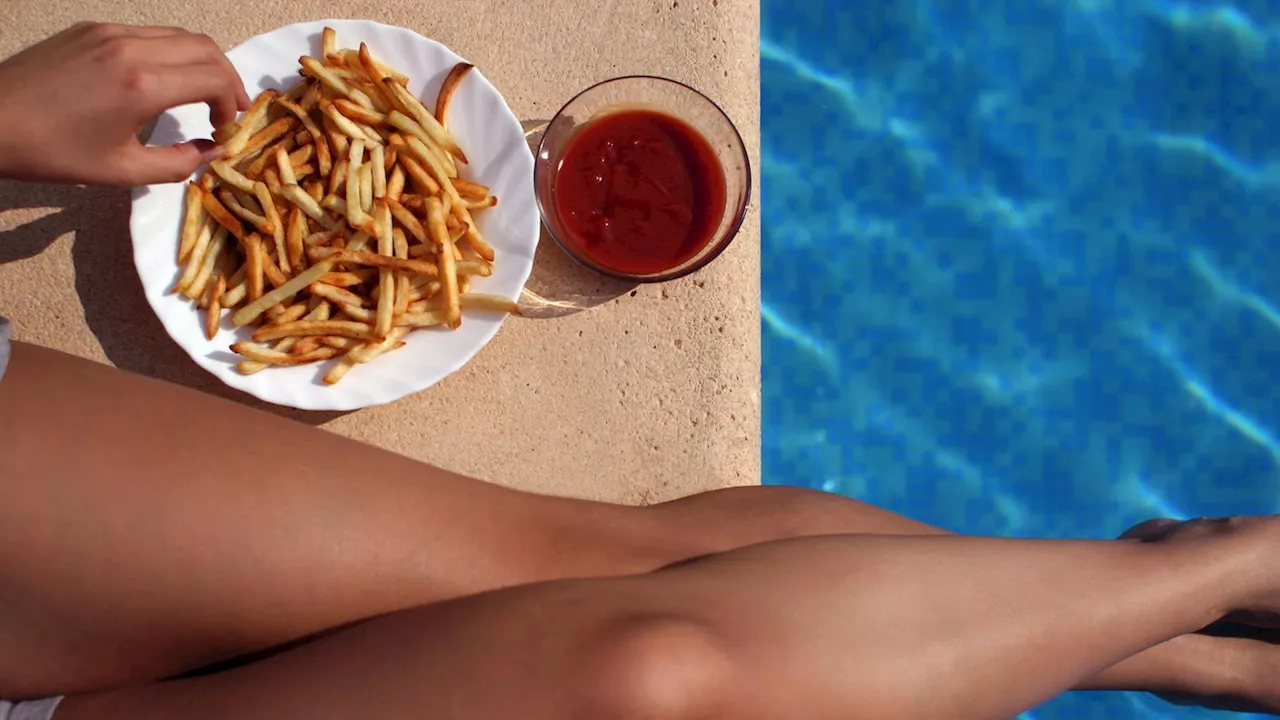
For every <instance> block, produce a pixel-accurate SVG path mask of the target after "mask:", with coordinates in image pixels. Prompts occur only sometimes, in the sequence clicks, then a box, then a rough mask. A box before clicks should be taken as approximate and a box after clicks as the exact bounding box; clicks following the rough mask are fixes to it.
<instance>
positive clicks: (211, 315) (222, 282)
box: [204, 274, 227, 340]
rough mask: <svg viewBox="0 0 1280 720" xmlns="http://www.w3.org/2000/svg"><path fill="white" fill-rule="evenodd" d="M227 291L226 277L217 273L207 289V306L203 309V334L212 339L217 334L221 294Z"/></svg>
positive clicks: (220, 313)
mask: <svg viewBox="0 0 1280 720" xmlns="http://www.w3.org/2000/svg"><path fill="white" fill-rule="evenodd" d="M226 291H227V279H226V277H224V276H223V275H221V274H219V275H218V279H217V280H215V281H214V283H213V289H212V290H210V291H209V307H208V309H206V310H205V321H204V336H205V337H206V338H207V339H209V340H212V339H213V337H214V336H215V335H217V334H218V321H219V320H221V319H222V294H223V293H225V292H226Z"/></svg>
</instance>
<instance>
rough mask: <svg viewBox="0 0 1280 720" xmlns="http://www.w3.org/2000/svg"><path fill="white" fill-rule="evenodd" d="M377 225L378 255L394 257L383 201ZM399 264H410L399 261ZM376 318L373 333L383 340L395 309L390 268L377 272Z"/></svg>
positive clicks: (389, 225) (388, 331)
mask: <svg viewBox="0 0 1280 720" xmlns="http://www.w3.org/2000/svg"><path fill="white" fill-rule="evenodd" d="M375 212H376V213H377V214H376V216H375V217H376V220H377V224H378V254H379V255H383V256H394V255H395V234H394V233H393V232H392V230H391V210H389V209H388V208H387V202H386V200H385V199H383V200H379V201H378V204H377V206H376V209H375ZM396 259H398V258H396ZM401 262H411V261H410V260H407V259H405V260H401ZM378 292H379V293H380V295H379V296H378V316H377V321H376V323H375V324H374V332H375V333H377V335H378V337H381V338H385V337H387V335H388V333H390V332H391V321H392V319H393V318H394V316H395V308H396V274H395V271H393V270H392V269H391V268H382V267H379V272H378Z"/></svg>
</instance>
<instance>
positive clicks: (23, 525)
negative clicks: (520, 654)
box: [0, 343, 685, 698]
mask: <svg viewBox="0 0 1280 720" xmlns="http://www.w3.org/2000/svg"><path fill="white" fill-rule="evenodd" d="M645 522H646V520H645V516H642V515H640V514H639V513H638V512H637V511H635V510H633V509H630V508H623V507H618V506H612V505H606V504H600V503H590V502H584V501H576V500H567V499H558V498H550V497H541V496H537V495H532V494H527V493H521V492H516V491H514V490H509V489H505V488H501V487H498V486H495V485H490V484H487V483H482V482H478V481H474V480H471V479H468V478H464V477H460V476H457V475H454V474H452V473H448V472H445V471H443V470H440V469H438V468H433V467H430V466H427V465H424V464H422V463H418V462H415V461H412V460H409V459H407V458H404V457H401V456H398V455H395V454H393V453H389V452H386V451H383V450H380V449H377V448H374V447H372V446H368V445H364V444H361V443H359V442H355V441H352V440H348V439H344V438H341V437H338V436H336V435H333V434H331V433H327V432H325V431H322V430H318V429H315V428H311V427H308V426H306V425H303V424H301V423H295V422H292V421H289V420H285V419H282V418H278V417H276V416H274V415H271V414H269V413H265V412H261V411H257V410H253V409H250V408H247V407H244V406H241V405H239V404H236V403H234V402H229V401H226V400H222V399H219V398H214V397H210V396H207V395H204V394H201V393H197V392H195V391H192V390H189V389H186V388H182V387H178V386H175V385H169V384H166V383H162V382H157V381H154V380H149V379H146V378H142V377H139V376H136V375H131V374H128V373H124V372H120V371H117V370H115V369H113V368H110V367H107V366H103V365H98V364H96V363H92V362H89V361H86V360H81V359H78V358H74V357H71V356H69V355H65V354H63V353H59V352H55V351H52V350H46V349H42V348H38V347H34V346H30V345H23V344H20V343H15V344H14V349H13V358H12V362H11V364H10V366H9V370H8V373H7V374H6V376H5V378H4V380H3V382H0V698H3V697H29V696H32V695H38V694H43V693H57V692H69V691H74V690H84V689H92V688H100V687H107V686H113V685H118V684H121V683H125V682H138V681H141V680H149V679H155V678H157V677H164V676H167V675H171V674H175V673H177V672H180V671H183V670H188V669H192V668H195V667H199V666H202V665H204V664H206V663H209V662H213V661H216V660H219V659H223V658H226V657H230V656H234V655H238V654H240V653H244V652H248V651H252V650H255V649H260V648H264V647H268V646H271V645H275V644H277V643H281V642H284V641H288V640H292V639H295V638H298V637H302V636H305V635H308V634H310V633H314V632H316V631H319V630H323V629H327V628H331V627H334V626H338V625H342V624H344V623H348V622H350V621H353V620H359V619H363V618H367V617H370V616H373V615H377V614H380V613H385V612H390V611H394V610H398V609H401V608H405V607H412V606H417V605H421V604H425V603H430V602H434V601H436V600H440V599H443V598H449V597H456V596H458V595H463V594H468V593H473V592H479V591H483V590H490V589H493V588H496V587H503V586H507V585H513V584H520V583H525V582H530V581H536V580H542V579H546V578H548V577H575V576H576V577H584V576H597V575H610V574H617V573H633V572H644V571H647V570H650V569H653V568H656V567H659V566H661V565H663V564H666V563H668V562H670V561H671V560H673V559H674V558H675V557H677V556H683V555H684V554H685V553H684V551H683V550H682V549H678V548H676V547H673V546H672V545H673V543H675V542H676V540H674V539H672V538H671V536H669V535H663V534H662V533H657V532H652V531H650V530H649V529H648V528H647V527H646V525H645Z"/></svg>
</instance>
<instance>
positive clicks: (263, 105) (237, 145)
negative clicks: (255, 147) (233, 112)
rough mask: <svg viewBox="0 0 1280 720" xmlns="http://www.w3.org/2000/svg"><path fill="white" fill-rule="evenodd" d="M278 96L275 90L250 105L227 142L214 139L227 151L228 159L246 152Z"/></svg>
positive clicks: (263, 94) (265, 93)
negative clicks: (251, 138)
mask: <svg viewBox="0 0 1280 720" xmlns="http://www.w3.org/2000/svg"><path fill="white" fill-rule="evenodd" d="M278 94H279V93H278V92H276V91H275V90H267V91H265V92H263V93H262V94H261V95H259V96H258V97H257V99H255V100H254V101H253V103H252V104H250V106H249V109H248V110H246V111H245V113H244V115H243V116H242V117H241V118H240V121H239V122H238V123H235V130H234V131H233V134H232V136H231V137H229V138H227V139H225V140H223V139H221V138H217V137H215V138H214V140H216V141H217V142H218V143H220V144H221V145H222V147H223V148H225V149H226V153H227V156H228V157H233V156H235V155H237V154H239V153H240V152H241V151H242V150H244V148H245V146H246V145H247V144H248V143H249V138H250V137H251V136H252V135H253V134H254V133H255V132H257V131H258V130H259V129H260V128H259V126H258V123H259V122H260V121H261V120H263V119H265V118H266V116H267V110H270V109H271V101H272V100H273V99H274V98H275V96H276V95H278ZM215 135H216V133H215Z"/></svg>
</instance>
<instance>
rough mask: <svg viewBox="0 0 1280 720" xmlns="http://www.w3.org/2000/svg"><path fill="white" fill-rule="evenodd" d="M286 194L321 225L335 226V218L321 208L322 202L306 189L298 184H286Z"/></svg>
mask: <svg viewBox="0 0 1280 720" xmlns="http://www.w3.org/2000/svg"><path fill="white" fill-rule="evenodd" d="M284 196H285V197H286V198H288V199H289V201H290V202H292V203H293V204H294V205H296V206H297V207H298V209H300V210H302V212H303V213H305V214H306V215H307V217H309V218H311V219H312V220H315V221H316V223H318V224H319V225H320V226H321V227H324V228H333V226H334V224H335V223H334V222H333V218H331V217H329V216H328V215H326V214H325V212H324V210H323V209H321V207H320V204H319V203H317V202H316V201H315V199H314V198H312V197H311V196H310V195H308V194H307V191H306V190H303V189H302V188H300V187H298V186H297V185H285V186H284Z"/></svg>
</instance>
